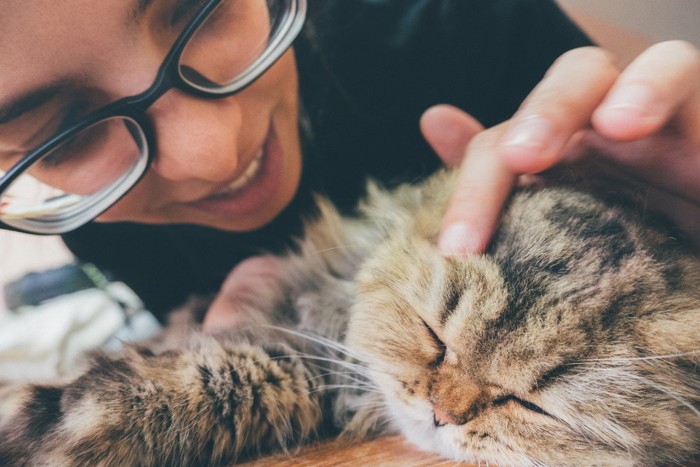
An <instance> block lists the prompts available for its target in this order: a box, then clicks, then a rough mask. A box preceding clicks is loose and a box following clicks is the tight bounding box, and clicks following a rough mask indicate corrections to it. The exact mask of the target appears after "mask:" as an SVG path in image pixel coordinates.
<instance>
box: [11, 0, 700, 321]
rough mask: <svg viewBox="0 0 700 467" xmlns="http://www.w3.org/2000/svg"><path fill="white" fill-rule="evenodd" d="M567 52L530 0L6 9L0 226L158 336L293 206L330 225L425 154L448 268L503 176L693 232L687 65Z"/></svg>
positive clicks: (278, 232) (505, 187)
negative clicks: (573, 171) (47, 249)
mask: <svg viewBox="0 0 700 467" xmlns="http://www.w3.org/2000/svg"><path fill="white" fill-rule="evenodd" d="M307 6H308V11H306V9H307ZM305 18H306V22H305V24H304V25H303V29H301V28H302V24H303V22H304V19H305ZM300 29H301V31H300ZM292 41H294V45H293V47H291V48H289V49H288V46H289V45H290V44H291V42H292ZM588 45H590V42H589V40H588V39H587V38H586V37H585V35H583V34H582V33H581V32H580V31H579V30H578V29H577V28H576V27H575V26H574V24H573V23H571V22H570V21H569V20H568V19H567V18H566V17H565V16H564V15H563V13H562V12H561V11H560V10H559V9H558V8H557V7H556V5H555V4H554V3H553V1H551V0H540V1H532V0H488V1H482V0H472V1H451V2H450V1H438V0H433V1H430V0H415V1H410V2H407V1H390V0H386V1H376V0H375V1H361V0H357V1H349V0H345V1H343V0H337V1H334V0H319V1H313V0H310V1H309V5H306V2H305V1H304V0H269V1H267V2H263V1H262V0H239V1H233V0H223V1H216V0H211V1H206V0H202V1H188V0H134V1H131V0H130V1H128V2H125V1H124V0H103V1H101V2H86V1H83V0H65V1H63V2H43V1H39V0H37V1H32V2H29V3H28V2H26V1H25V2H19V1H11V2H9V3H7V2H6V4H4V5H3V15H2V17H0V50H2V54H0V70H2V73H0V157H1V158H2V159H0V160H2V162H1V163H0V164H1V165H0V169H1V170H2V171H3V172H0V174H5V172H7V173H6V176H5V177H4V178H3V181H4V184H2V185H0V190H4V192H3V193H2V198H1V199H0V202H1V203H2V204H0V210H2V211H0V221H2V223H3V226H4V227H5V228H12V229H17V230H23V231H29V232H37V233H62V234H63V238H64V240H65V242H66V244H67V245H68V247H69V248H70V249H71V250H72V251H73V252H74V253H75V254H76V255H77V257H78V258H79V259H82V260H86V261H92V262H94V263H96V264H97V265H99V266H100V267H102V268H104V269H107V270H109V271H111V272H112V273H114V274H115V275H116V276H117V277H118V278H119V279H121V280H123V281H125V282H126V283H127V284H129V285H130V286H131V287H132V288H133V289H134V290H135V291H136V292H137V294H139V296H140V297H141V298H142V299H143V300H144V302H145V303H146V306H147V307H148V308H149V309H151V310H153V311H154V312H155V313H156V314H158V315H163V314H164V313H165V312H166V311H167V310H169V309H171V308H172V307H174V306H176V305H177V304H179V303H181V302H182V301H183V300H184V299H185V298H186V297H187V296H188V295H190V294H192V293H212V292H216V291H217V290H218V288H219V286H220V285H221V283H222V281H223V280H224V278H225V277H226V274H227V273H228V271H229V270H230V269H231V268H232V267H233V266H235V265H236V264H238V263H240V262H241V261H243V260H244V259H246V258H249V257H251V256H253V255H255V254H257V253H259V252H261V251H279V250H280V249H283V248H285V247H287V246H288V245H289V244H290V239H291V238H292V237H293V236H294V235H295V234H297V233H298V232H299V229H300V225H301V221H302V219H303V218H304V217H306V216H309V215H312V214H313V209H312V205H313V204H312V197H311V193H313V192H322V193H325V194H326V195H328V196H329V197H330V198H331V199H332V200H333V201H334V202H335V203H337V204H338V205H339V206H341V207H342V208H344V209H351V208H352V206H353V205H354V203H355V202H356V200H357V198H358V197H359V196H360V195H361V193H362V189H363V187H364V182H365V179H366V177H368V176H371V177H374V178H376V179H379V180H381V181H383V182H384V183H387V184H391V183H394V182H398V181H404V180H407V179H415V178H417V177H421V176H425V175H426V174H428V173H430V172H431V171H432V170H434V169H435V168H437V167H438V166H439V159H438V158H436V157H434V155H435V154H436V153H437V155H439V156H440V158H441V159H442V160H443V161H445V162H446V163H448V164H451V165H456V164H458V163H461V168H460V173H461V179H460V184H459V187H458V189H457V191H456V192H455V193H454V196H453V201H452V203H451V206H450V209H449V210H448V212H447V215H446V217H445V220H444V227H443V233H442V236H441V238H440V241H439V245H440V247H441V248H442V250H443V251H444V252H445V254H463V253H470V252H478V251H481V250H482V249H483V248H484V247H485V245H486V244H487V242H488V238H489V235H490V234H491V232H492V231H493V229H494V225H495V221H496V218H497V214H498V211H499V209H500V207H501V205H502V204H503V202H504V200H505V198H506V195H507V193H508V191H509V190H510V187H511V185H512V183H513V180H514V177H515V175H516V174H519V173H534V172H538V171H541V170H543V169H547V168H550V167H552V166H554V165H556V164H558V163H559V162H561V161H564V160H566V161H570V160H575V159H578V158H579V156H578V154H581V153H582V151H581V149H582V148H583V147H589V146H594V147H595V148H596V149H598V150H599V152H600V153H601V154H603V155H604V158H605V160H606V161H610V162H613V163H614V164H615V167H618V168H621V169H623V172H624V173H625V174H631V175H633V176H634V177H635V180H636V181H637V182H638V183H641V185H642V186H644V187H645V189H646V188H649V189H650V190H651V191H652V192H653V193H652V194H653V195H656V196H655V197H653V198H652V199H653V200H660V201H661V204H662V205H663V206H664V207H666V208H668V209H667V210H668V211H669V212H670V213H671V214H672V215H674V216H675V218H676V219H677V220H679V219H680V220H682V219H684V218H687V213H688V212H697V208H696V206H697V203H698V202H699V201H700V188H698V183H697V181H698V180H700V173H698V171H699V170H700V169H698V166H699V162H700V154H699V151H698V148H700V142H699V141H698V138H700V131H699V130H700V89H699V87H700V86H699V84H698V83H699V82H700V80H699V79H698V78H699V77H700V60H699V59H698V51H697V50H695V49H694V48H692V47H691V46H689V45H687V44H685V43H680V42H675V43H666V44H660V45H658V46H655V47H652V48H650V49H649V50H647V51H646V52H645V53H643V54H642V55H640V56H639V58H638V59H636V60H635V61H634V62H632V64H631V65H629V66H628V67H627V68H625V69H624V70H622V71H620V70H619V69H618V68H617V67H616V66H615V64H614V61H613V60H612V58H611V57H610V55H609V54H608V53H606V52H604V51H602V50H600V49H596V48H583V49H581V48H580V47H583V46H588ZM572 49H576V50H573V51H572V52H567V51H569V50H572ZM558 57H560V58H558ZM557 58H558V59H557ZM555 60H556V62H555ZM553 62H555V63H554V65H553V66H552V67H551V69H550V70H549V72H548V73H547V74H546V75H545V76H544V78H542V76H543V74H544V73H545V71H546V70H547V69H548V68H549V67H550V65H551V64H552V63H553ZM538 82H539V84H538ZM536 85H537V86H536ZM535 86H536V87H535ZM533 87H534V90H533ZM124 96H133V97H128V98H126V99H124ZM523 101H524V103H523V104H522V105H520V108H519V109H518V106H519V104H520V103H521V102H523ZM439 103H448V104H450V106H445V105H440V106H436V104H439ZM105 106H107V107H105ZM426 109H427V111H426ZM460 109H461V110H460ZM516 110H517V112H516ZM465 112H468V113H465ZM514 112H515V115H514V116H512V115H513V113H514ZM421 115H422V118H421ZM511 116H512V118H511ZM419 122H420V126H419ZM501 122H505V123H501ZM591 124H592V129H589V127H590V125H591ZM419 128H420V129H419ZM483 128H489V129H488V130H484V129H483ZM671 131H672V132H673V134H672V135H671V136H669V134H670V132H671ZM603 137H604V138H606V139H605V140H603ZM52 138H53V139H52ZM426 140H427V141H428V142H429V144H426V143H425V141H426ZM628 141H632V142H633V143H634V144H633V145H632V146H630V145H629V144H621V143H622V142H628ZM669 141H672V142H673V146H672V147H670V148H668V147H665V148H664V151H663V153H662V154H663V155H664V157H663V158H659V157H657V156H658V154H659V151H658V150H657V149H658V147H657V146H658V145H659V144H661V145H665V144H666V143H667V142H669ZM618 142H619V143H620V144H618ZM590 152H591V151H586V154H590ZM20 161H24V162H21V163H20ZM17 164H19V165H17ZM140 177H142V178H140ZM139 178H140V181H138V180H139ZM20 182H22V183H28V184H33V183H35V184H38V185H41V186H40V189H39V188H36V187H34V186H33V185H32V186H30V187H29V188H23V187H22V186H21V183H20ZM0 183H3V182H0ZM49 187H54V188H56V189H54V188H49ZM22 190H24V191H22ZM27 190H28V191H27ZM27 192H28V193H29V194H26V193H27ZM669 200H671V201H672V203H671V202H669ZM95 217H96V219H95V220H94V221H91V219H92V218H95ZM682 226H684V227H686V230H688V231H690V233H691V234H692V233H693V230H692V229H693V225H690V224H687V225H686V224H683V225H682ZM224 293H225V290H224ZM224 321H225V320H223V321H219V322H222V323H223V322H224ZM209 322H210V323H216V322H217V321H216V319H214V320H210V321H209Z"/></svg>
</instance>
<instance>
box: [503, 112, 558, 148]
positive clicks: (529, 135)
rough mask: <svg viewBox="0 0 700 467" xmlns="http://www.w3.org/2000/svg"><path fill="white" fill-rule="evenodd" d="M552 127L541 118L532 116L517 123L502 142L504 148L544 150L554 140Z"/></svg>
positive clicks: (507, 132)
mask: <svg viewBox="0 0 700 467" xmlns="http://www.w3.org/2000/svg"><path fill="white" fill-rule="evenodd" d="M552 133H553V132H552V126H551V125H550V124H549V122H548V121H547V120H545V119H544V118H542V117H540V116H532V117H528V118H525V119H524V120H521V121H519V122H516V123H515V124H513V126H511V128H509V129H508V131H506V134H505V136H504V137H503V139H502V140H501V144H502V145H503V146H520V147H525V148H532V149H542V148H544V147H545V146H547V144H548V143H549V141H550V140H551V138H552Z"/></svg>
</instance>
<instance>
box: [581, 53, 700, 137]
mask: <svg viewBox="0 0 700 467" xmlns="http://www.w3.org/2000/svg"><path fill="white" fill-rule="evenodd" d="M698 94H700V51H698V49H697V48H695V47H694V46H693V45H691V44H689V43H687V42H683V41H669V42H662V43H659V44H655V45H653V46H651V47H650V48H648V49H647V50H646V51H644V52H643V53H642V54H641V55H640V56H639V57H637V59H636V60H634V61H633V62H632V63H631V64H630V65H629V66H628V67H627V68H626V69H625V70H624V71H623V72H622V74H621V75H620V78H619V79H618V80H617V82H616V83H615V85H614V86H613V88H612V89H611V90H610V92H609V94H608V96H607V97H606V98H605V100H604V101H603V103H602V104H601V105H600V107H599V108H598V109H597V110H596V111H595V113H594V114H593V124H594V126H595V128H596V130H597V131H599V132H600V133H601V134H603V135H604V136H606V137H608V138H611V139H616V140H622V141H628V140H633V139H639V138H642V137H645V136H648V135H650V134H652V133H654V132H656V131H658V130H659V129H661V128H662V127H663V126H664V125H665V124H666V123H668V121H669V120H670V119H671V118H672V117H673V116H674V115H675V114H677V113H678V111H679V109H680V108H681V107H682V106H683V104H685V103H688V102H690V101H692V102H693V105H695V106H697V105H698V104H697V103H698V97H697V96H698ZM694 110H695V112H697V107H694ZM695 112H693V115H692V117H693V118H698V116H697V114H696V113H695Z"/></svg>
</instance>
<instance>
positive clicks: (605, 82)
mask: <svg viewBox="0 0 700 467" xmlns="http://www.w3.org/2000/svg"><path fill="white" fill-rule="evenodd" d="M618 76H619V72H618V70H617V67H616V66H615V64H614V61H613V58H612V56H611V55H610V54H609V53H608V52H605V51H604V50H602V49H600V48H597V47H583V48H579V49H574V50H571V51H569V52H567V53H565V54H564V55H562V56H561V57H559V59H557V61H556V62H555V63H554V65H552V67H551V68H550V69H549V71H548V72H547V74H546V75H545V77H544V78H543V80H542V81H541V82H540V83H539V84H538V85H537V86H536V87H535V89H534V90H533V91H532V92H531V93H530V95H529V96H528V97H527V99H526V100H525V101H524V102H523V104H522V105H521V107H520V109H518V111H517V112H516V113H515V115H514V116H513V118H512V119H511V120H510V123H509V128H508V130H507V132H506V133H505V135H504V136H503V139H502V140H501V141H500V144H499V152H500V154H501V155H502V157H503V158H504V160H505V163H506V165H507V166H508V167H509V169H510V170H511V171H512V172H516V173H535V172H539V171H542V170H544V169H547V168H549V167H551V166H552V165H554V164H556V163H557V162H558V161H559V160H560V158H561V157H562V154H563V152H564V151H563V149H564V146H565V145H566V143H567V141H568V140H569V139H570V138H571V137H572V136H573V135H574V134H575V133H576V132H577V131H578V130H580V129H582V128H584V127H586V126H588V125H589V122H590V119H591V116H592V115H593V111H594V110H595V109H596V107H598V106H599V105H600V103H601V102H602V100H603V98H604V97H605V94H606V93H607V92H608V90H609V89H610V87H611V86H612V85H613V83H614V82H615V80H616V79H617V77H618Z"/></svg>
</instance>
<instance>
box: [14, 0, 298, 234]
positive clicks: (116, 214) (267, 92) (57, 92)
mask: <svg viewBox="0 0 700 467" xmlns="http://www.w3.org/2000/svg"><path fill="white" fill-rule="evenodd" d="M239 1H243V2H246V1H247V2H253V3H257V4H259V3H262V2H261V0H239ZM201 3H203V2H201V1H200V2H196V1H192V0H99V1H95V0H61V1H60V2H57V1H54V0H5V1H4V2H3V6H2V9H3V13H2V15H0V115H2V113H3V111H2V108H3V107H5V106H6V105H7V104H8V103H9V102H11V101H13V100H16V99H17V97H19V96H22V95H24V94H26V93H30V92H33V91H38V90H42V89H44V88H47V87H55V89H52V91H53V92H52V93H50V94H48V95H49V96H50V97H48V98H44V99H40V102H41V104H40V105H34V106H32V105H29V106H28V107H27V108H28V109H31V110H28V111H27V112H25V113H24V114H22V115H20V116H18V117H16V118H13V119H12V120H10V121H4V122H2V123H0V167H1V168H2V169H6V168H7V167H6V166H7V165H9V162H8V161H10V160H12V157H13V156H12V155H13V154H15V155H16V154H18V153H22V151H25V150H26V149H28V148H31V144H34V143H39V142H41V138H43V137H44V134H43V133H42V132H45V131H46V128H54V127H55V126H57V123H56V122H58V121H60V120H61V119H63V118H65V113H66V109H67V108H70V107H71V105H72V104H73V103H74V102H76V101H82V100H86V101H89V102H90V103H91V104H90V105H97V104H95V103H99V105H104V104H106V103H109V102H112V101H114V100H117V99H119V98H120V97H123V96H127V95H134V94H137V93H139V92H141V91H143V90H145V89H146V88H148V87H149V86H150V85H151V83H152V81H153V79H154V77H155V74H156V72H157V69H158V67H159V65H160V64H161V62H162V60H163V58H164V56H165V54H166V53H167V51H168V50H169V48H170V46H171V45H172V42H173V40H174V39H175V37H176V36H177V34H178V33H179V32H180V30H181V29H182V26H184V24H182V25H180V24H176V25H173V24H172V23H173V21H172V12H173V11H174V10H175V9H180V8H191V10H192V13H194V12H196V10H197V8H198V6H200V4H201ZM188 5H191V7H188ZM179 11H181V12H182V11H183V10H179ZM55 85H57V86H55ZM44 97H45V96H44ZM297 113H298V102H297V74H296V65H295V61H294V55H293V53H292V51H291V50H288V51H287V52H285V53H284V54H283V55H282V57H281V58H280V59H279V60H278V61H277V62H276V63H275V64H274V65H273V66H272V67H271V68H270V69H269V70H268V71H267V72H265V73H264V74H263V75H262V76H261V77H260V78H258V80H257V81H255V82H254V83H253V84H252V85H250V86H249V87H248V88H246V89H244V90H243V91H242V92H240V93H238V94H236V95H234V96H231V97H227V98H223V99H201V98H197V97H195V96H192V95H189V94H186V93H184V92H182V91H179V90H177V89H171V90H170V91H168V92H167V93H166V94H165V95H163V96H162V97H161V98H160V99H159V100H158V101H156V103H155V104H153V105H152V106H151V107H150V108H149V109H148V111H147V117H148V118H149V120H150V122H151V124H152V126H153V129H154V131H155V145H156V147H155V148H152V151H153V154H154V158H153V163H152V165H151V168H150V170H149V171H148V172H147V174H146V175H145V177H144V179H143V180H142V181H141V182H140V183H139V184H138V185H137V186H136V187H134V189H133V190H132V191H131V192H129V193H128V194H127V195H126V196H125V197H124V198H122V199H121V200H120V201H119V202H118V203H117V204H115V205H114V206H112V207H111V208H110V209H109V210H107V211H106V212H105V213H103V214H102V215H101V216H100V217H99V218H98V220H100V221H127V220H128V221H138V222H148V223H195V224H201V225H208V226H211V227H215V228H220V229H225V230H232V231H244V230H251V229H255V228H258V227H261V226H262V225H264V224H266V223H267V222H269V221H270V220H272V219H273V218H274V217H275V216H276V215H277V214H279V212H280V211H281V210H282V209H283V208H284V207H285V206H287V204H288V203H289V202H290V201H291V199H292V197H293V196H294V193H295V192H296V189H297V186H298V183H299V178H300V175H301V150H300V144H299V136H298V130H297ZM10 135H12V136H10ZM18 135H21V138H18V137H17V136H18ZM36 135H42V136H41V137H39V138H37V137H36ZM33 138H34V139H38V140H37V141H34V140H33ZM23 145H26V146H27V147H22V146H23ZM2 159H5V161H6V162H5V163H1V162H2Z"/></svg>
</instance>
